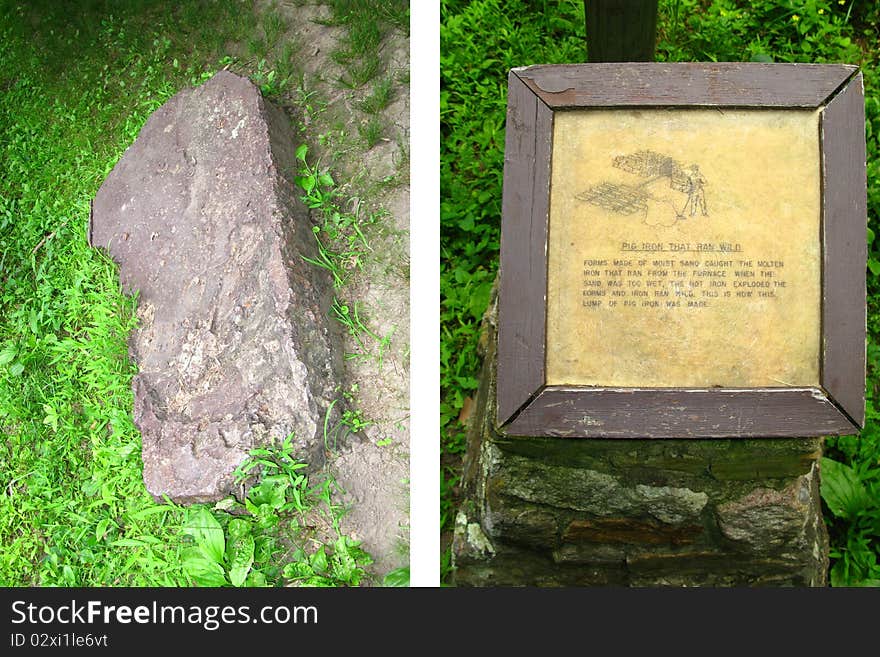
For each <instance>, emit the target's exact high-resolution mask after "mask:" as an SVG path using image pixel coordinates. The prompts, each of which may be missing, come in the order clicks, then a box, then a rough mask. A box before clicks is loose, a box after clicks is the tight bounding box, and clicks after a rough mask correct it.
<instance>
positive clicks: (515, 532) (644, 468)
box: [452, 311, 828, 587]
mask: <svg viewBox="0 0 880 657" xmlns="http://www.w3.org/2000/svg"><path fill="white" fill-rule="evenodd" d="M494 317H495V316H494V313H492V312H491V311H490V313H489V314H488V315H487V320H486V324H485V326H486V328H487V331H486V332H487V335H486V339H485V340H481V342H482V344H483V345H484V348H485V349H486V355H485V362H484V369H483V379H482V382H481V387H480V391H479V394H478V397H477V402H476V404H477V410H476V411H475V413H474V416H473V417H472V424H471V428H470V433H469V436H468V453H467V456H466V457H465V463H464V477H463V484H464V486H463V488H464V501H463V503H462V504H461V507H460V509H459V512H458V515H457V517H456V527H455V536H454V538H453V543H452V556H453V563H454V574H453V577H454V582H455V583H456V584H457V585H459V586H489V585H507V586H510V585H532V586H608V585H612V586H638V587H642V586H823V585H824V584H825V583H826V575H827V569H828V536H827V532H826V530H825V525H824V523H823V521H822V513H821V506H820V497H819V466H818V464H819V458H820V456H821V439H819V438H802V439H790V438H789V439H756V440H647V439H646V440H573V439H569V438H550V437H547V438H527V437H522V436H510V435H505V434H501V433H499V432H498V431H497V430H496V429H495V427H494V423H493V421H492V418H494V416H495V412H494V404H495V380H494V374H495V360H494V359H495V349H494V346H495V336H494V331H493V330H492V326H493V324H494Z"/></svg>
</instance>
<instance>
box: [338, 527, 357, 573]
mask: <svg viewBox="0 0 880 657" xmlns="http://www.w3.org/2000/svg"><path fill="white" fill-rule="evenodd" d="M333 561H334V568H333V574H334V575H335V576H336V577H337V578H339V579H341V580H343V581H345V582H348V581H349V580H350V579H352V576H353V575H356V574H357V573H356V571H357V562H356V561H355V560H354V557H353V556H352V555H351V553H350V552H349V551H348V539H347V537H345V536H340V537H339V538H337V539H336V543H335V545H334V546H333Z"/></svg>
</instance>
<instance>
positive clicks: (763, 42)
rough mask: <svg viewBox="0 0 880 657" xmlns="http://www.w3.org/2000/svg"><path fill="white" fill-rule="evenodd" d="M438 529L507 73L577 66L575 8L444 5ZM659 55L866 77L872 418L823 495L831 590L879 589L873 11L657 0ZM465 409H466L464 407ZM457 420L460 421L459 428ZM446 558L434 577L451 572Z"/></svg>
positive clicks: (810, 4) (878, 148)
mask: <svg viewBox="0 0 880 657" xmlns="http://www.w3.org/2000/svg"><path fill="white" fill-rule="evenodd" d="M440 13H441V28H440V38H441V55H440V63H441V89H440V119H441V137H442V139H441V167H440V190H441V192H440V194H441V200H440V203H441V206H440V217H441V264H440V267H441V269H440V271H441V311H440V313H441V350H440V354H441V408H440V422H441V440H442V461H441V463H442V465H441V467H442V477H441V522H442V529H443V530H445V531H447V532H448V531H450V530H451V529H452V522H453V516H454V511H455V496H456V487H457V485H458V478H459V470H460V461H461V455H462V453H463V451H464V447H465V445H464V431H465V424H464V420H466V416H467V412H466V408H467V407H468V406H469V405H470V403H471V401H472V399H473V397H474V395H475V392H476V388H477V383H478V379H477V377H478V375H479V367H480V359H479V356H478V353H477V344H478V339H479V329H480V318H481V317H482V315H483V313H484V311H485V310H486V306H487V303H488V301H489V296H490V293H491V289H492V284H493V281H494V279H495V274H496V271H497V266H498V262H497V257H498V236H499V225H500V214H501V189H502V184H501V183H502V172H503V163H504V159H503V157H504V120H505V108H506V85H507V74H508V71H509V70H510V69H511V68H513V67H515V66H527V65H530V64H552V63H577V62H583V61H585V59H586V45H585V38H584V33H585V29H584V16H583V3H582V2H580V1H579V0H555V1H554V0H542V1H538V0H532V1H529V0H473V1H466V0H441V3H440ZM656 58H657V59H658V60H660V61H757V62H829V63H830V62H840V63H848V64H859V65H861V67H862V72H863V74H864V81H865V95H866V98H865V107H866V118H867V121H866V135H867V146H868V213H869V220H868V235H867V239H868V242H869V261H868V291H869V300H868V332H869V346H868V377H867V396H868V414H867V415H868V420H867V424H866V427H865V429H864V430H863V431H862V432H861V435H860V436H858V437H855V436H850V437H843V438H831V439H828V440H827V441H826V458H825V459H824V460H823V462H822V488H821V492H822V497H823V500H824V503H825V520H826V524H827V525H828V527H829V532H830V535H831V558H832V568H831V575H830V579H831V583H832V585H834V586H842V585H877V584H878V580H880V566H878V563H877V554H878V548H880V409H877V408H875V403H876V400H877V399H878V384H880V350H878V347H877V344H878V337H880V286H878V276H880V240H875V239H874V236H875V233H876V232H877V222H878V219H880V145H878V137H880V88H878V76H877V64H878V58H880V5H878V4H877V3H870V2H856V1H853V0H809V1H807V2H801V1H798V2H795V1H794V0H760V1H758V2H742V1H736V0H661V1H660V3H659V17H658V25H657V52H656ZM463 409H464V412H463ZM460 418H461V420H460ZM449 561H450V560H449V553H448V551H447V552H445V553H444V555H443V561H442V568H443V572H444V573H446V572H448V569H449V565H450V564H449Z"/></svg>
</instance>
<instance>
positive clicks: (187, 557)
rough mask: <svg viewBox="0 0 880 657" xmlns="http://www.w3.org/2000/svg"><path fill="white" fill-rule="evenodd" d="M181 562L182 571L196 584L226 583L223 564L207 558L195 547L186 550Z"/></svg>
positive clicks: (214, 584) (218, 584)
mask: <svg viewBox="0 0 880 657" xmlns="http://www.w3.org/2000/svg"><path fill="white" fill-rule="evenodd" d="M181 564H182V565H183V570H184V572H186V574H187V575H189V576H190V577H192V579H193V581H194V582H195V583H196V584H197V585H198V586H225V585H226V584H227V583H228V582H227V581H226V575H225V573H224V572H223V566H221V565H220V564H219V563H217V562H215V561H212V560H210V559H207V558H206V557H205V556H204V555H203V554H202V553H201V552H200V551H199V550H197V549H190V550H186V551H185V552H184V553H183V559H182V561H181Z"/></svg>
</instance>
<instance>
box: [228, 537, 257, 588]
mask: <svg viewBox="0 0 880 657" xmlns="http://www.w3.org/2000/svg"><path fill="white" fill-rule="evenodd" d="M253 564H254V537H253V536H251V535H250V534H245V535H244V536H239V537H237V538H235V539H233V540H232V545H231V546H230V555H229V581H230V582H232V585H233V586H241V585H242V584H244V582H245V580H246V579H247V575H248V572H249V571H250V569H251V566H252V565H253Z"/></svg>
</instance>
